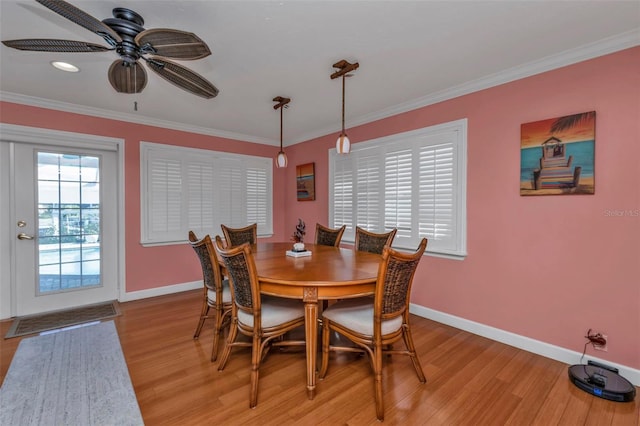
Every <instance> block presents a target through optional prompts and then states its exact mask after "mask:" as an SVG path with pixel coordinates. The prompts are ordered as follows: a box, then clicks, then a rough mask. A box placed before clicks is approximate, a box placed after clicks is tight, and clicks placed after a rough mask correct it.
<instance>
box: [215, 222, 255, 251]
mask: <svg viewBox="0 0 640 426" xmlns="http://www.w3.org/2000/svg"><path fill="white" fill-rule="evenodd" d="M220 227H221V228H222V234H223V235H224V239H225V241H226V243H227V247H235V246H239V245H242V244H244V243H249V244H256V243H257V242H258V224H257V223H254V224H253V225H249V226H245V227H244V228H229V227H228V226H225V225H220Z"/></svg>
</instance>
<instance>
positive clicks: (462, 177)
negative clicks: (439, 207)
mask: <svg viewBox="0 0 640 426" xmlns="http://www.w3.org/2000/svg"><path fill="white" fill-rule="evenodd" d="M451 132H457V134H456V135H457V136H456V137H455V142H454V147H455V148H454V149H455V159H454V164H455V172H454V178H455V182H456V185H455V186H454V188H455V189H454V194H455V201H454V203H455V211H456V212H457V213H456V214H454V220H455V248H454V249H452V250H438V249H433V248H432V249H430V244H428V245H427V251H426V252H425V254H427V255H431V256H435V257H444V258H450V259H456V260H463V259H464V258H466V256H467V209H466V200H467V193H466V192H467V191H466V187H467V119H466V118H465V119H460V120H455V121H451V122H448V123H442V124H438V125H434V126H429V127H425V128H421V129H417V130H412V131H409V132H403V133H397V134H394V135H390V136H385V137H382V138H378V139H373V140H370V141H366V142H360V143H357V144H353V145H352V147H351V152H352V153H356V155H357V154H358V153H366V151H367V150H378V151H379V150H380V149H381V148H383V147H385V148H384V149H386V147H405V146H407V147H408V146H412V145H413V146H415V144H416V143H418V142H415V141H417V140H427V142H425V146H428V145H431V143H430V142H429V140H430V138H431V139H433V138H434V137H437V135H438V134H443V133H451ZM420 146H422V145H420ZM341 155H344V154H338V153H337V152H336V149H335V148H332V149H330V150H329V185H328V187H329V226H331V227H337V226H341V225H342V223H335V221H334V182H333V178H334V174H335V161H336V159H337V158H339V156H341ZM347 155H350V154H347ZM381 160H382V163H383V162H384V158H382V157H381ZM413 171H414V174H415V169H413ZM382 177H383V178H384V175H382ZM356 197H357V194H356V188H355V187H354V188H353V196H352V198H354V199H355V198H356ZM416 202H417V197H416V196H414V195H413V196H412V204H415V203H416ZM383 209H384V200H383V206H382V208H381V210H383ZM353 216H354V220H355V213H353ZM412 219H414V218H412ZM379 221H381V222H382V223H384V216H382V217H380V218H379ZM355 225H357V224H355V223H354V224H353V226H351V227H350V228H351V229H349V230H348V231H347V232H345V235H344V237H343V241H344V242H347V243H353V242H354V238H355V234H354V231H355ZM425 236H426V235H425ZM413 237H414V238H413V239H414V240H416V241H417V240H419V239H418V238H417V237H416V236H413ZM420 237H422V235H421V236H420ZM426 237H427V238H428V236H426ZM397 240H398V238H397V237H396V241H394V244H393V246H394V248H399V249H407V250H415V248H416V247H417V243H416V244H415V246H413V247H409V246H406V244H402V243H398V242H397ZM413 242H415V241H413Z"/></svg>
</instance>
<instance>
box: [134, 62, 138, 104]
mask: <svg viewBox="0 0 640 426" xmlns="http://www.w3.org/2000/svg"><path fill="white" fill-rule="evenodd" d="M137 73H138V66H137V64H133V93H135V94H136V96H137V95H138V75H137ZM133 110H134V111H138V101H133Z"/></svg>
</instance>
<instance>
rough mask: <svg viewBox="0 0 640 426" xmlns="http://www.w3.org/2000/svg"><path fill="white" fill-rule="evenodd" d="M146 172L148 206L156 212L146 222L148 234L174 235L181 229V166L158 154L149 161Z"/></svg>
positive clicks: (179, 163)
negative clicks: (147, 179)
mask: <svg viewBox="0 0 640 426" xmlns="http://www.w3.org/2000/svg"><path fill="white" fill-rule="evenodd" d="M147 171H148V174H149V180H150V182H149V189H150V191H149V194H148V195H149V198H148V204H149V208H150V210H152V211H155V212H157V214H155V215H153V217H151V218H150V220H149V221H148V222H147V226H148V228H149V229H148V232H149V233H150V234H152V235H156V234H166V235H175V234H176V233H177V232H180V229H181V225H180V219H181V210H182V206H181V204H182V199H181V187H182V164H181V162H180V161H176V160H172V159H169V158H163V156H162V155H161V154H159V155H157V156H156V157H154V158H150V159H149V162H148V165H147Z"/></svg>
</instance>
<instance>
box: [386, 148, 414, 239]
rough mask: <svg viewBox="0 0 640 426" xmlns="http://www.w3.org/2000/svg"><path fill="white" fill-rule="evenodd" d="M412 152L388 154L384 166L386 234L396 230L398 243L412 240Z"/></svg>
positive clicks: (392, 152)
mask: <svg viewBox="0 0 640 426" xmlns="http://www.w3.org/2000/svg"><path fill="white" fill-rule="evenodd" d="M412 157H413V156H412V150H411V149H403V150H396V151H391V152H389V153H387V155H386V158H385V164H384V232H389V231H391V230H392V229H394V228H396V229H397V230H398V232H397V233H396V237H395V238H397V239H398V241H400V240H402V239H407V238H411V235H412V234H413V223H412V220H411V212H412V205H413V203H412V195H413V184H412V182H413V171H412Z"/></svg>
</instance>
